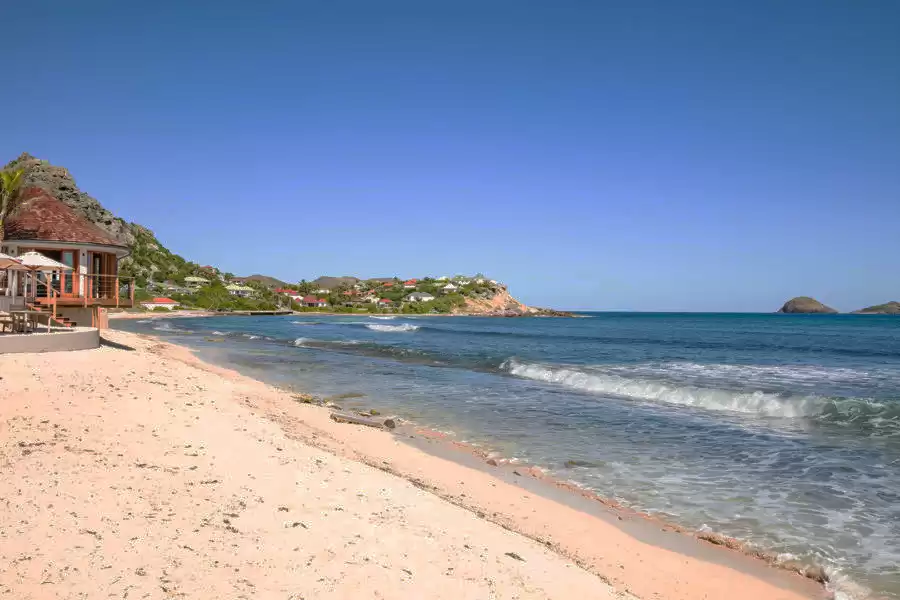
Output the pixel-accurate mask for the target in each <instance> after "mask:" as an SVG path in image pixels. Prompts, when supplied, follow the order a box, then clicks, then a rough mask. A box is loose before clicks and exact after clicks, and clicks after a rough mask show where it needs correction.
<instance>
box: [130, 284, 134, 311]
mask: <svg viewBox="0 0 900 600" xmlns="http://www.w3.org/2000/svg"><path fill="white" fill-rule="evenodd" d="M129 287H130V288H131V294H129V295H130V296H131V308H134V278H132V279H131V284H129Z"/></svg>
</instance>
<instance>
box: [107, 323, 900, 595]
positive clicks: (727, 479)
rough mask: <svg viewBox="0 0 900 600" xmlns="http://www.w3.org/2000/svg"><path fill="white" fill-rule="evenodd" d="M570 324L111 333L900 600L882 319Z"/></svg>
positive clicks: (850, 589)
mask: <svg viewBox="0 0 900 600" xmlns="http://www.w3.org/2000/svg"><path fill="white" fill-rule="evenodd" d="M586 316H587V317H588V318H583V319H540V318H534V319H485V318H469V317H453V318H441V317H421V318H411V317H401V316H398V317H396V318H389V319H385V318H373V317H365V316H348V317H323V316H316V315H306V316H302V317H297V316H293V317H247V318H237V317H222V318H218V317H215V318H205V319H179V320H167V321H117V322H116V323H115V325H114V326H115V327H117V328H122V329H126V330H132V331H141V332H146V333H152V334H154V335H159V336H163V337H166V338H171V339H172V341H176V342H178V343H182V344H185V345H187V346H189V347H192V348H194V349H196V350H198V351H199V353H200V354H201V356H204V357H205V358H208V359H211V360H213V361H217V362H220V363H223V364H227V365H230V366H232V367H234V368H236V369H238V370H240V371H242V372H245V373H247V374H249V375H252V376H254V377H258V378H260V379H263V380H266V381H269V382H272V383H276V384H282V385H285V384H287V385H293V386H295V387H296V388H297V389H302V390H307V391H311V392H314V393H318V394H321V395H333V394H344V393H360V394H365V396H364V397H363V398H360V399H359V400H357V402H359V404H360V405H364V406H367V407H377V408H379V409H381V410H382V411H392V412H394V413H396V414H398V415H400V416H402V417H406V418H408V419H412V420H415V421H418V422H420V423H422V424H425V425H430V426H433V427H435V428H438V429H441V430H447V431H452V432H453V433H454V434H455V435H456V436H457V437H458V438H459V439H461V440H466V441H469V442H473V443H477V444H480V445H483V446H485V447H488V448H490V449H493V450H496V451H498V452H500V453H502V454H504V455H506V456H509V457H515V458H517V459H519V460H521V461H523V462H527V463H534V464H538V465H541V466H543V467H545V468H548V469H550V470H551V471H552V472H554V473H555V474H556V475H558V476H560V477H562V478H565V479H569V480H572V481H574V482H577V483H578V484H579V485H583V486H586V487H589V488H591V489H594V490H596V491H597V492H598V493H600V494H601V495H604V496H607V497H611V498H614V499H617V500H619V501H620V502H623V503H625V504H627V505H630V506H632V507H635V508H637V509H640V510H643V511H646V512H649V513H654V514H658V515H661V516H663V517H664V518H666V519H668V520H671V521H674V522H677V523H680V524H682V525H685V526H687V527H692V528H696V529H704V528H708V529H711V530H714V531H717V532H721V533H725V534H728V535H732V536H735V537H737V538H740V539H742V540H745V541H748V542H751V543H753V544H757V545H759V546H760V547H763V548H766V549H768V550H773V551H776V552H779V553H783V554H784V555H785V557H796V558H798V559H800V560H802V561H805V562H814V563H817V564H822V565H825V566H826V567H827V568H828V570H829V572H830V573H831V575H832V577H833V578H834V585H835V587H836V589H837V591H838V592H839V596H838V597H843V598H866V597H886V598H900V566H898V565H900V318H897V317H881V316H850V315H839V316H837V315H821V316H819V315H750V314H733V315H723V314H649V313H589V314H587V315H586ZM210 339H218V340H225V341H224V342H211V341H209V340H210ZM567 461H577V463H576V464H578V465H579V466H577V467H574V468H566V464H567ZM569 464H572V463H569Z"/></svg>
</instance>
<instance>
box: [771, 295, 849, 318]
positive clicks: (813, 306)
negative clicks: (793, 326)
mask: <svg viewBox="0 0 900 600" xmlns="http://www.w3.org/2000/svg"><path fill="white" fill-rule="evenodd" d="M778 312H780V313H792V314H829V315H832V314H837V311H836V310H834V309H833V308H831V307H830V306H825V305H824V304H822V303H821V302H819V301H818V300H816V299H815V298H810V297H808V296H798V297H797V298H793V299H791V300H788V301H787V302H785V303H784V306H782V307H781V309H780V310H779V311H778Z"/></svg>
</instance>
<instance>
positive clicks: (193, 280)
mask: <svg viewBox="0 0 900 600" xmlns="http://www.w3.org/2000/svg"><path fill="white" fill-rule="evenodd" d="M184 285H186V286H187V287H189V288H190V289H192V290H197V289H200V288H202V287H203V286H205V285H209V279H206V278H205V277H195V276H194V275H189V276H188V277H185V278H184Z"/></svg>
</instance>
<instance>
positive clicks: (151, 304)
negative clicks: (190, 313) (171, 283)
mask: <svg viewBox="0 0 900 600" xmlns="http://www.w3.org/2000/svg"><path fill="white" fill-rule="evenodd" d="M141 308H144V309H146V310H153V309H155V308H165V309H166V310H175V309H176V308H178V303H177V302H175V301H174V300H172V299H171V298H153V299H151V300H144V301H143V302H141Z"/></svg>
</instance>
